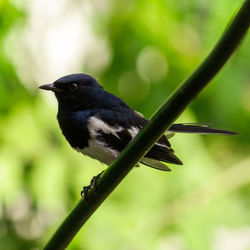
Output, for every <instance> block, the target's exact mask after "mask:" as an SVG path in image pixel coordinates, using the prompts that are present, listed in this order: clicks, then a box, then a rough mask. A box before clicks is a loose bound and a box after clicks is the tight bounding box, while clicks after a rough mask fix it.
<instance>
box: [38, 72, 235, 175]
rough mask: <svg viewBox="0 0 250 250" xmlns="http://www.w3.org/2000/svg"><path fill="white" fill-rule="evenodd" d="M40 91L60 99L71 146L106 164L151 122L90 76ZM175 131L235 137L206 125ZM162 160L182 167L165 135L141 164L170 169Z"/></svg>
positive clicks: (65, 79)
mask: <svg viewBox="0 0 250 250" xmlns="http://www.w3.org/2000/svg"><path fill="white" fill-rule="evenodd" d="M40 88H41V89H45V90H51V91H53V92H54V93H55V96H56V98H57V100H58V114H57V119H58V122H59V125H60V128H61V130H62V133H63V135H64V136H65V138H66V139H67V141H68V142H69V144H70V145H71V146H72V147H73V148H74V149H76V150H77V151H79V152H82V153H83V154H86V155H88V156H90V157H92V158H95V159H97V160H99V161H101V162H103V163H105V164H110V163H112V161H113V160H114V159H115V158H116V157H117V156H118V155H119V154H120V152H121V151H122V150H123V149H124V148H125V147H126V146H127V145H128V144H129V142H131V140H132V139H133V138H134V137H135V136H136V134H137V133H138V132H139V131H140V130H141V129H142V128H143V127H144V126H145V125H146V124H147V122H148V121H147V120H146V119H145V118H144V117H143V116H142V115H140V114H139V113H137V112H136V111H134V110H133V109H131V108H130V107H129V106H128V105H127V104H126V103H125V102H124V101H122V100H121V99H120V98H118V97H116V96H115V95H113V94H111V93H109V92H106V91H105V90H104V89H103V87H102V86H100V85H99V83H98V82H97V80H96V79H95V78H93V77H91V76H90V75H87V74H72V75H67V76H64V77H62V78H59V79H58V80H56V81H55V82H53V83H52V84H46V85H42V86H40ZM175 132H191V133H208V134H212V133H215V134H235V133H234V132H231V131H226V130H220V129H215V128H211V127H208V125H207V124H174V125H172V126H171V127H170V129H169V133H171V135H172V134H174V133H175ZM161 161H162V162H167V163H173V164H179V165H180V164H182V162H181V161H180V160H179V159H178V158H177V157H176V156H175V154H174V151H173V149H172V148H171V145H170V143H169V141H168V139H167V137H166V136H165V135H163V136H162V137H161V138H160V139H159V141H158V142H157V143H156V144H155V145H154V146H153V147H152V148H151V150H150V151H149V152H148V153H147V154H146V155H145V157H144V158H143V159H142V160H141V163H143V164H145V165H147V166H150V167H154V168H157V169H160V170H165V171H166V170H169V168H168V167H167V166H166V165H165V164H163V163H161Z"/></svg>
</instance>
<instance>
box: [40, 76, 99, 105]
mask: <svg viewBox="0 0 250 250" xmlns="http://www.w3.org/2000/svg"><path fill="white" fill-rule="evenodd" d="M39 88H40V89H43V90H50V91H53V92H54V94H55V96H56V98H57V100H58V103H59V107H60V106H61V107H64V108H69V109H81V108H87V107H88V106H89V105H91V103H92V102H95V99H96V98H98V97H99V96H100V95H102V93H103V92H104V91H103V88H102V87H101V86H100V85H99V84H98V82H97V80H96V79H95V78H94V77H92V76H90V75H87V74H71V75H67V76H64V77H61V78H59V79H57V80H56V81H54V82H53V83H51V84H44V85H41V86H39Z"/></svg>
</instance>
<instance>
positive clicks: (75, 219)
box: [44, 0, 250, 250]
mask: <svg viewBox="0 0 250 250" xmlns="http://www.w3.org/2000/svg"><path fill="white" fill-rule="evenodd" d="M249 13H250V0H246V1H245V2H244V3H243V5H242V7H241V9H240V10H239V12H238V13H237V15H236V16H235V18H234V19H233V21H232V22H231V24H230V25H229V27H228V28H227V30H226V32H224V34H223V35H222V37H221V39H220V40H219V42H218V43H217V45H216V46H215V47H214V49H213V50H212V52H211V53H210V54H209V55H208V57H207V58H206V59H205V60H204V62H203V63H202V64H201V65H200V66H199V67H198V68H197V70H196V71H195V72H194V73H193V74H192V75H191V76H190V77H189V78H188V79H187V80H186V81H185V82H184V83H183V85H182V86H181V87H180V88H179V89H178V90H177V91H176V92H175V93H174V94H173V95H172V96H171V97H170V99H169V100H168V101H167V102H166V103H165V104H164V105H163V106H162V107H161V108H160V109H159V111H158V112H157V113H156V114H155V115H154V116H153V118H152V119H151V120H150V122H149V123H148V124H147V126H146V127H145V128H144V129H143V130H142V131H141V132H140V133H139V134H138V135H137V136H136V138H135V139H134V140H133V141H132V142H131V143H130V144H129V145H128V147H126V148H125V149H124V150H123V152H122V153H121V155H120V156H119V157H118V158H117V159H116V160H115V161H114V163H113V164H112V165H111V166H109V167H108V168H107V169H106V171H105V172H104V173H103V174H102V176H101V178H100V180H99V182H98V189H97V190H95V191H93V190H90V192H89V194H88V199H87V202H86V201H84V200H83V199H81V200H80V201H79V203H78V204H77V205H76V207H75V208H74V209H73V210H72V211H71V212H70V214H69V215H68V216H67V218H66V219H65V220H64V222H63V223H62V224H61V226H60V227H59V228H58V230H57V231H56V232H55V234H54V235H53V236H52V238H51V239H50V241H49V242H48V243H47V245H46V246H45V248H44V249H53V250H54V249H65V248H66V247H67V245H68V244H69V243H70V242H71V240H72V239H73V238H74V236H75V235H76V234H77V232H78V231H79V230H80V228H81V227H82V226H83V225H84V223H85V222H86V221H87V220H88V219H89V217H90V216H91V215H92V214H93V213H94V212H95V210H96V209H97V208H98V207H99V206H100V205H101V204H102V202H103V201H104V200H105V199H106V198H107V197H108V196H109V194H110V193H111V192H112V191H113V190H114V189H115V188H116V187H117V185H118V184H119V183H120V182H121V181H122V179H123V178H124V177H125V176H126V175H127V174H128V173H129V171H130V170H131V169H132V168H133V166H134V165H135V164H136V163H137V162H138V161H139V160H140V159H141V158H142V157H143V155H145V153H146V152H147V151H148V150H149V149H150V148H151V147H152V145H153V144H154V143H155V142H156V141H157V140H158V139H159V138H160V136H161V135H162V134H163V133H164V131H165V130H166V129H167V128H168V127H169V126H170V125H171V124H172V123H173V122H174V121H175V120H176V118H177V117H178V116H179V115H180V114H181V113H182V112H183V111H184V109H185V108H186V107H187V106H188V105H189V104H190V102H191V101H192V100H193V99H194V98H195V97H196V96H197V95H198V94H199V92H200V91H201V90H202V89H203V88H204V87H205V86H206V85H207V84H208V83H209V81H210V80H211V79H212V78H213V77H214V76H215V75H216V74H217V73H218V72H219V71H220V69H221V68H222V66H223V65H224V64H225V62H226V61H227V60H228V59H229V57H230V56H231V54H232V53H233V52H234V50H235V49H236V48H237V46H238V45H239V44H240V42H241V40H242V39H243V37H244V36H245V34H246V33H247V30H248V29H249V25H250V14H249Z"/></svg>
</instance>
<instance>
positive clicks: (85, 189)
mask: <svg viewBox="0 0 250 250" xmlns="http://www.w3.org/2000/svg"><path fill="white" fill-rule="evenodd" d="M103 172H104V171H102V172H101V173H99V174H98V175H96V176H94V177H93V178H92V179H91V181H90V185H88V186H84V187H83V189H82V191H81V196H82V198H83V200H85V201H86V200H87V198H88V193H89V191H90V189H91V188H92V189H93V191H95V190H97V183H98V181H99V179H100V177H101V175H102V173H103Z"/></svg>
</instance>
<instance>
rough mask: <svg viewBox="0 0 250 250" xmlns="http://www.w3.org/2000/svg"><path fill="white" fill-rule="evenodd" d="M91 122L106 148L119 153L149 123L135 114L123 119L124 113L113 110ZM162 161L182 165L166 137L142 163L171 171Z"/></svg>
mask: <svg viewBox="0 0 250 250" xmlns="http://www.w3.org/2000/svg"><path fill="white" fill-rule="evenodd" d="M124 118H126V119H124ZM91 121H92V124H93V126H92V127H94V128H95V131H96V132H95V133H96V139H97V140H98V141H100V142H101V143H102V144H104V145H105V146H106V147H108V148H110V149H111V150H117V151H118V152H119V153H120V152H121V151H122V150H123V149H124V148H125V147H126V146H127V145H128V144H129V143H130V142H131V140H132V139H133V138H134V137H135V136H136V135H137V133H138V132H139V131H140V129H142V128H143V127H144V126H145V125H146V123H147V122H148V121H147V120H146V119H145V118H144V117H142V116H141V115H138V114H137V113H135V112H133V113H132V114H131V113H130V114H126V115H125V116H124V117H123V114H122V113H117V112H114V111H111V110H109V111H106V110H105V112H99V114H97V115H96V116H95V117H93V118H91ZM160 161H163V162H168V163H173V164H178V165H181V164H182V162H181V161H180V160H179V159H178V158H177V157H176V156H175V155H174V152H173V150H172V149H171V145H170V143H169V141H168V140H167V138H166V136H165V135H163V136H162V137H161V138H160V139H159V141H158V142H157V143H156V144H155V145H154V146H153V147H152V148H151V149H150V151H149V152H147V154H146V155H145V158H143V159H142V160H141V161H140V162H141V163H143V164H144V165H147V166H150V167H153V168H157V169H160V170H164V171H169V168H168V167H167V166H166V165H164V164H163V163H161V162H160Z"/></svg>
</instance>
